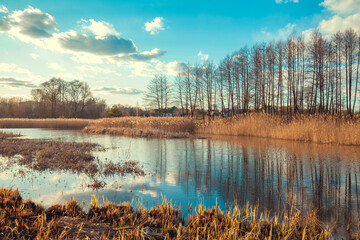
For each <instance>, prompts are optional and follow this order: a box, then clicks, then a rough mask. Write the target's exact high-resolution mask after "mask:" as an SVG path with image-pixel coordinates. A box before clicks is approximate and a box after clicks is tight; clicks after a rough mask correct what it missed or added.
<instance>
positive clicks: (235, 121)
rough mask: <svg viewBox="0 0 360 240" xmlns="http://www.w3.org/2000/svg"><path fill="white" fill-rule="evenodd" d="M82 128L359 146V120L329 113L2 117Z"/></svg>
mask: <svg viewBox="0 0 360 240" xmlns="http://www.w3.org/2000/svg"><path fill="white" fill-rule="evenodd" d="M32 127H34V128H58V129H83V131H84V132H86V133H89V134H109V135H123V136H130V137H165V138H188V137H194V136H195V135H198V136H199V135H200V136H201V135H207V134H211V135H228V136H252V137H265V138H273V139H284V140H294V141H304V142H313V143H327V144H338V145H360V119H359V118H353V119H345V118H337V117H332V116H327V115H322V116H301V117H296V118H293V119H287V118H281V117H280V116H272V115H267V114H260V113H253V114H248V115H246V116H243V115H241V116H236V117H232V118H217V119H215V120H213V121H210V122H209V121H207V122H202V121H197V120H194V119H191V118H185V117H122V118H103V119H98V120H84V119H0V128H32Z"/></svg>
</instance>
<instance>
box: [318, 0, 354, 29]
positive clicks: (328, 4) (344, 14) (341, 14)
mask: <svg viewBox="0 0 360 240" xmlns="http://www.w3.org/2000/svg"><path fill="white" fill-rule="evenodd" d="M320 5H321V6H323V7H325V9H326V10H327V11H329V12H331V13H332V14H333V16H331V17H330V18H328V19H323V20H322V21H320V23H319V30H320V32H321V33H323V34H325V35H326V34H334V33H336V32H338V31H344V30H346V29H349V28H353V29H354V30H355V31H359V30H360V0H324V1H323V2H322V3H321V4H320Z"/></svg>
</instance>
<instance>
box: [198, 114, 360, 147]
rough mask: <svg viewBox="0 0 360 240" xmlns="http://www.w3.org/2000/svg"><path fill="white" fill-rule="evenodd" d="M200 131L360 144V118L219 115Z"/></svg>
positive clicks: (203, 132)
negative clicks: (231, 116)
mask: <svg viewBox="0 0 360 240" xmlns="http://www.w3.org/2000/svg"><path fill="white" fill-rule="evenodd" d="M196 132H197V133H198V134H216V135H229V136H253V137H265V138H274V139H284V140H294V141H304V142H313V143H327V144H340V145H360V120H359V119H339V118H334V117H331V116H320V117H319V116H318V117H314V116H302V117H297V118H293V119H290V120H289V119H284V118H280V117H278V116H270V115H266V114H250V115H247V116H239V117H233V118H228V119H223V118H219V119H216V120H215V121H212V122H207V123H205V124H202V125H201V126H200V127H198V128H197V131H196Z"/></svg>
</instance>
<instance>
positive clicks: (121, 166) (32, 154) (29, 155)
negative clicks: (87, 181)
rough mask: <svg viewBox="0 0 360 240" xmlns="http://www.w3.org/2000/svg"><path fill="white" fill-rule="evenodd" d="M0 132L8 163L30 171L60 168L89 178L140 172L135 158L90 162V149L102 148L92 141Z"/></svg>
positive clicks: (142, 172)
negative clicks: (79, 141) (39, 137)
mask: <svg viewBox="0 0 360 240" xmlns="http://www.w3.org/2000/svg"><path fill="white" fill-rule="evenodd" d="M12 136H16V135H12V134H10V133H9V134H4V133H1V132H0V153H1V155H2V156H4V157H8V160H9V162H8V164H9V166H11V165H12V164H19V165H22V166H26V167H27V168H29V169H31V170H36V171H44V170H64V171H71V172H73V173H77V174H80V173H84V174H86V175H88V176H90V177H91V178H94V177H95V176H108V175H115V174H120V175H124V174H133V175H144V174H145V172H144V170H143V169H142V168H141V167H140V166H138V162H136V161H124V162H121V163H113V162H111V161H107V162H106V163H101V162H99V161H94V159H95V157H94V155H93V154H92V152H93V151H94V150H100V151H101V150H105V149H103V148H101V147H100V146H99V145H97V144H93V143H76V142H61V141H46V140H34V139H21V138H13V137H12Z"/></svg>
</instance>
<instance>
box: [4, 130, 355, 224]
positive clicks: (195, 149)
mask: <svg viewBox="0 0 360 240" xmlns="http://www.w3.org/2000/svg"><path fill="white" fill-rule="evenodd" d="M4 131H6V132H14V133H19V132H20V133H21V134H22V135H23V137H24V138H36V139H52V140H61V141H76V142H92V143H98V144H100V145H102V146H103V147H105V148H106V149H107V150H106V151H105V152H95V155H96V156H97V157H98V158H99V161H104V162H105V161H107V160H108V159H109V160H112V161H114V162H116V161H120V160H137V161H139V162H140V165H141V166H143V167H144V169H145V172H146V176H142V177H133V176H116V177H108V178H100V180H104V181H105V182H106V183H107V185H106V186H105V188H103V189H100V190H92V189H89V188H87V187H86V185H87V183H89V181H90V179H89V178H88V177H87V176H85V175H77V174H72V173H69V172H60V171H45V172H35V171H27V172H26V174H25V175H24V176H21V175H19V174H18V173H17V172H18V170H19V169H24V170H26V168H21V167H19V166H14V167H11V168H3V169H2V170H1V172H0V186H3V187H14V188H18V189H19V190H21V191H22V194H23V196H24V197H25V198H31V199H32V200H34V201H36V202H38V203H42V204H43V205H44V206H45V207H48V206H50V205H51V204H53V203H63V202H66V201H68V200H69V199H70V198H71V197H75V198H76V199H77V200H78V201H79V202H84V205H85V208H86V206H88V205H89V203H90V201H91V197H92V196H93V195H96V196H97V197H98V199H99V202H100V203H101V202H102V201H104V200H111V201H115V202H122V201H129V202H131V203H132V204H133V205H137V204H139V203H141V204H143V205H144V206H145V207H148V208H150V207H151V206H153V205H154V204H156V203H161V200H162V198H163V197H164V198H166V199H167V200H171V202H172V203H174V204H176V205H181V207H182V209H183V212H184V214H185V215H186V214H187V212H189V211H190V212H191V211H192V209H194V206H196V205H197V204H199V203H203V204H205V205H206V206H208V207H211V206H215V205H217V206H219V207H220V208H222V209H226V208H228V207H231V206H232V205H233V204H234V203H237V204H240V205H245V204H247V203H249V204H259V206H260V208H262V209H264V208H266V209H268V210H270V211H272V212H277V211H280V212H281V211H284V210H288V209H289V208H293V209H299V210H301V211H303V212H307V211H311V210H312V209H318V214H319V216H320V219H321V220H322V221H323V222H325V223H332V222H334V221H335V220H337V222H338V225H339V226H346V225H347V224H348V223H351V222H352V223H355V222H359V219H360V214H359V213H360V199H359V197H360V193H359V191H360V185H359V183H358V181H359V182H360V175H359V173H360V148H359V147H347V146H342V147H339V146H329V145H319V144H306V143H298V142H291V141H281V140H270V139H260V138H213V137H212V138H207V139H146V138H129V137H118V136H117V137H114V136H103V135H100V136H99V135H95V136H94V135H87V134H83V133H81V132H78V131H60V130H43V129H4ZM0 160H2V161H3V162H4V161H5V160H4V159H3V158H2V159H1V158H0Z"/></svg>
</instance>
